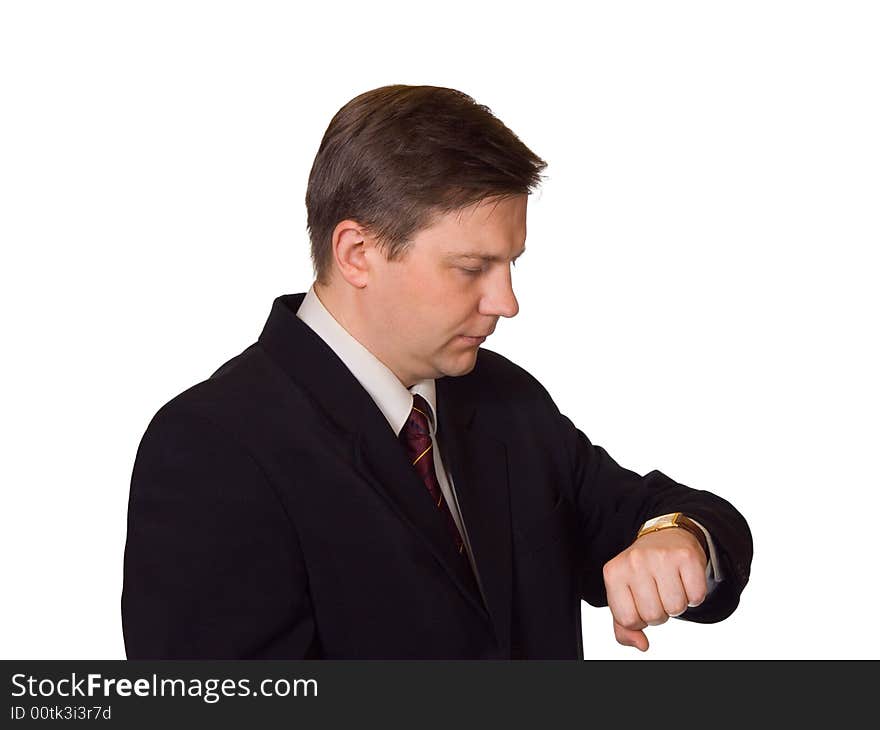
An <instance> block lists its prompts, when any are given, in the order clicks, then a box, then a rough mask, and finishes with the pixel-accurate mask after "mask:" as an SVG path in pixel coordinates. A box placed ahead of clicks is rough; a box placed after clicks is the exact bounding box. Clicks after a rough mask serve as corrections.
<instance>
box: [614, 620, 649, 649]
mask: <svg viewBox="0 0 880 730" xmlns="http://www.w3.org/2000/svg"><path fill="white" fill-rule="evenodd" d="M614 638H615V639H617V643H618V644H623V645H624V646H634V647H635V648H636V649H638V650H639V651H648V637H647V636H645V632H644V631H633V630H632V629H627V628H625V627H623V626H621V625H620V624H619V623H617V621H615V622H614Z"/></svg>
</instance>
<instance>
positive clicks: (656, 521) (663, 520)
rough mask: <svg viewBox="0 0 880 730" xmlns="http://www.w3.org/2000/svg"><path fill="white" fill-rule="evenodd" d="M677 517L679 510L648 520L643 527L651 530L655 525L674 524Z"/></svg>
mask: <svg viewBox="0 0 880 730" xmlns="http://www.w3.org/2000/svg"><path fill="white" fill-rule="evenodd" d="M676 517H678V512H673V513H672V514H670V515H660V516H659V517H654V518H652V519H650V520H648V521H647V522H646V523H645V524H644V526H643V527H642V529H643V530H650V529H652V528H654V527H660V526H661V525H674V524H675V519H676Z"/></svg>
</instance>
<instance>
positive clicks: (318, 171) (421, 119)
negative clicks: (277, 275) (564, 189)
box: [306, 84, 547, 285]
mask: <svg viewBox="0 0 880 730" xmlns="http://www.w3.org/2000/svg"><path fill="white" fill-rule="evenodd" d="M546 166H547V163H546V162H544V160H542V159H541V158H540V157H538V156H537V155H535V153H534V152H532V151H531V150H530V149H529V148H528V147H526V146H525V144H523V143H522V142H521V141H520V139H519V137H517V136H516V135H515V134H514V133H513V132H512V131H510V130H509V129H508V128H507V127H506V126H504V124H502V122H501V121H500V120H499V119H498V118H497V117H495V116H494V115H493V114H492V112H491V110H490V109H489V108H488V107H487V106H484V105H482V104H477V103H476V102H475V101H474V100H473V99H472V98H471V97H470V96H468V95H467V94H465V93H463V92H461V91H456V90H455V89H448V88H444V87H441V86H406V85H403V84H396V85H393V86H383V87H380V88H378V89H373V90H372V91H367V92H365V93H363V94H360V95H359V96H356V97H355V98H354V99H352V100H351V101H349V102H348V103H347V104H346V105H345V106H343V107H342V108H341V109H340V110H339V111H338V112H336V114H335V115H334V117H333V119H332V120H331V121H330V125H329V126H328V127H327V131H326V132H325V133H324V138H323V139H322V140H321V146H320V147H319V148H318V153H317V155H315V161H314V163H313V164H312V170H311V172H310V173H309V184H308V188H307V190H306V210H307V213H308V229H309V237H310V239H311V245H312V265H313V267H314V269H315V275H316V278H317V280H318V282H319V283H321V284H325V285H326V284H327V283H328V282H329V277H330V272H331V271H332V265H333V253H332V236H333V230H334V229H335V228H336V225H337V224H338V223H339V222H340V221H342V220H345V219H350V220H354V221H357V222H358V223H359V224H361V225H362V226H363V227H364V228H366V229H367V231H369V232H370V233H371V234H372V235H374V236H375V237H376V239H377V243H378V246H379V249H380V250H382V251H383V253H384V255H385V258H386V259H388V260H389V261H395V260H398V259H400V258H402V257H403V255H404V254H405V253H406V251H407V249H408V247H409V244H410V239H411V238H412V236H413V235H415V234H416V233H417V232H418V231H420V230H422V229H424V228H427V227H428V226H430V225H431V223H432V222H433V220H434V219H435V217H436V216H438V215H442V214H444V213H449V212H452V211H455V210H459V209H462V208H465V207H467V206H469V205H472V204H474V203H477V202H479V201H481V200H484V199H486V198H495V197H498V198H499V199H501V198H506V197H511V196H514V195H522V194H526V195H528V194H530V193H531V192H532V191H533V189H534V188H536V187H537V186H538V185H539V184H540V183H541V178H542V176H541V174H540V173H541V171H542V170H544V168H545V167H546Z"/></svg>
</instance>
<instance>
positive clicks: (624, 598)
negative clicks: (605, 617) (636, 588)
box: [605, 580, 648, 631]
mask: <svg viewBox="0 0 880 730" xmlns="http://www.w3.org/2000/svg"><path fill="white" fill-rule="evenodd" d="M605 592H606V594H607V596H608V608H610V609H611V615H612V616H613V617H614V621H615V622H616V623H618V624H620V625H621V626H623V627H625V628H628V629H631V630H632V631H638V630H639V629H643V628H645V626H647V625H648V624H646V623H645V622H644V621H642V617H641V616H640V615H639V612H638V611H637V610H636V605H635V601H633V596H632V593H631V592H630V589H629V586H628V585H627V584H626V583H624V582H622V581H618V580H606V581H605Z"/></svg>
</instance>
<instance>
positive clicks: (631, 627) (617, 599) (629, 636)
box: [602, 528, 708, 651]
mask: <svg viewBox="0 0 880 730" xmlns="http://www.w3.org/2000/svg"><path fill="white" fill-rule="evenodd" d="M707 560H708V558H707V556H706V553H705V552H703V548H702V547H701V546H700V543H699V541H698V540H697V538H696V537H694V536H693V535H692V534H691V533H690V532H688V531H687V530H684V529H681V528H669V529H666V530H659V531H657V532H651V533H648V534H647V535H643V536H642V537H640V538H639V539H637V540H636V541H635V542H634V543H633V544H632V545H630V546H629V547H628V548H627V549H626V550H624V551H623V552H622V553H620V554H619V555H617V556H616V557H614V558H612V559H611V560H609V561H608V562H607V563H605V566H604V568H603V569H602V575H603V577H604V579H605V590H606V593H607V595H608V607H609V608H610V609H611V615H612V617H613V619H614V637H615V638H616V639H617V641H618V642H619V643H621V644H624V645H625V646H634V647H636V648H637V649H639V650H641V651H647V650H648V637H647V636H645V632H644V631H642V629H644V628H645V627H646V626H657V625H658V624H662V623H665V622H666V621H667V620H668V619H669V617H670V616H673V617H674V616H679V615H681V614H682V613H684V612H685V610H686V609H687V607H688V606H698V605H699V604H701V603H702V602H703V600H704V599H705V598H706V589H707V584H706V564H707Z"/></svg>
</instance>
